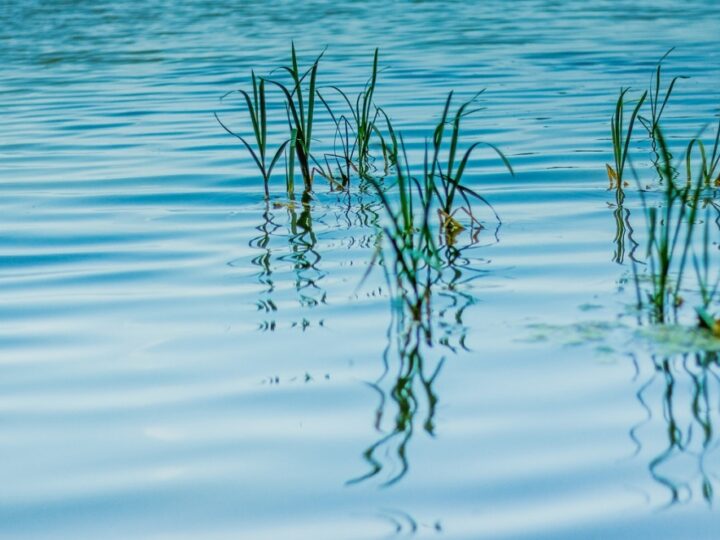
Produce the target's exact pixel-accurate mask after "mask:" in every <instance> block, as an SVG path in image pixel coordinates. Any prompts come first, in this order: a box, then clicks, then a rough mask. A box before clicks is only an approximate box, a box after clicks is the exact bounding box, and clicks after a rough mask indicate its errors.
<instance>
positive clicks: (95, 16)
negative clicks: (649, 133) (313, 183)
mask: <svg viewBox="0 0 720 540" xmlns="http://www.w3.org/2000/svg"><path fill="white" fill-rule="evenodd" d="M718 28H720V9H719V8H718V6H717V4H716V3H715V2H712V1H706V2H705V1H686V2H682V3H678V2H665V1H661V2H640V3H636V4H635V5H632V6H630V5H628V4H625V3H621V2H616V1H603V2H592V3H591V2H579V1H573V2H550V1H548V2H540V1H521V2H513V3H507V2H495V1H491V2H483V3H477V4H476V5H474V4H473V3H465V2H442V3H440V2H438V3H432V2H402V1H401V2H396V3H388V2H375V1H368V2H362V3H355V2H341V1H338V2H329V3H325V2H305V3H302V4H298V3H293V2H257V3H254V2H243V3H237V2H229V1H226V0H219V1H215V2H178V1H173V0H166V1H158V2H129V1H115V2H110V1H106V0H100V1H94V2H83V1H62V2H59V1H58V2H40V1H34V0H23V1H20V0H17V1H12V0H10V1H3V2H0V44H1V47H0V65H2V68H1V71H0V116H1V118H2V129H1V130H0V231H1V232H0V287H1V291H2V293H1V294H0V322H1V324H0V353H1V354H0V478H2V485H1V486H0V538H8V539H30V538H38V539H40V538H42V539H55V538H58V539H60V538H63V539H65V538H73V539H76V540H77V539H96V538H104V539H113V538H118V539H119V538H143V539H185V538H187V539H190V538H192V539H196V538H203V539H229V538H233V539H234V538H252V539H255V538H258V539H264V538H268V539H270V538H272V539H278V538H303V539H304V538H312V539H316V538H317V539H375V538H378V539H379V538H392V537H419V538H452V539H475V538H508V539H510V538H513V539H514V538H548V539H549V538H552V539H562V538H568V539H569V538H633V539H635V538H653V539H661V538H667V539H671V538H672V539H675V538H680V539H687V538H693V539H710V538H717V537H718V536H717V535H718V532H717V530H718V523H719V521H718V517H717V513H716V511H715V510H714V506H713V502H712V500H713V490H715V492H717V489H718V486H720V453H719V452H718V448H717V440H720V439H717V437H716V436H715V434H714V431H713V430H714V429H717V427H718V420H719V419H718V416H719V413H720V411H719V406H720V395H719V393H718V380H719V379H718V375H720V369H719V368H718V362H717V357H715V356H713V355H712V353H698V354H690V355H681V354H670V352H663V351H661V352H659V353H658V352H657V350H655V349H654V348H653V347H652V346H650V345H648V343H646V342H645V341H643V340H642V339H640V338H638V337H637V336H636V335H635V333H634V329H633V324H634V323H633V321H634V318H633V317H632V316H628V315H627V313H628V306H629V305H630V304H631V303H632V301H633V292H632V290H631V287H629V286H628V285H627V283H628V279H629V275H630V266H629V264H628V257H627V256H626V255H625V256H623V254H622V253H620V254H619V253H618V252H617V247H618V246H617V244H616V242H615V235H616V228H615V227H616V222H615V219H614V215H613V208H612V207H611V206H610V205H611V204H612V203H613V202H614V197H613V195H612V194H611V193H609V192H608V191H607V187H608V179H607V175H606V172H605V163H606V162H610V161H611V159H612V154H611V146H610V140H609V118H610V115H611V114H612V111H613V107H614V101H615V99H616V96H617V92H618V90H619V88H620V87H621V86H632V87H633V88H634V89H638V90H639V89H644V88H646V87H647V86H648V84H649V80H650V74H651V72H652V70H653V69H654V66H655V65H656V62H657V61H658V59H659V58H660V57H661V56H662V55H663V54H664V53H665V52H666V51H667V50H668V49H669V48H670V47H673V46H674V47H676V50H675V51H673V53H672V54H671V55H670V57H669V58H668V59H667V60H666V64H665V66H666V70H667V73H668V76H670V75H680V74H682V75H687V76H689V77H690V78H689V79H687V80H682V81H680V82H679V83H678V86H677V90H676V94H675V95H674V97H673V100H672V103H671V106H669V109H668V112H667V118H666V120H667V125H668V129H669V130H670V132H671V136H672V137H675V138H677V139H678V140H680V139H683V138H684V139H687V138H688V137H690V136H692V135H694V134H695V133H697V132H698V130H699V129H700V128H702V126H703V125H705V124H706V123H708V122H710V121H711V120H712V119H713V118H714V117H715V116H714V115H716V114H717V111H718V105H719V104H720V91H719V90H718V89H719V88H720V69H718V68H719V67H720V33H718ZM291 40H295V43H296V45H297V48H298V51H299V53H300V55H301V58H302V60H303V61H305V62H309V61H311V60H312V58H313V57H314V56H315V55H317V54H319V52H321V51H322V49H323V48H324V47H325V46H326V45H328V49H327V52H326V53H325V57H324V59H323V63H322V64H321V69H320V82H319V84H320V87H321V91H322V87H323V86H325V87H326V86H329V85H333V84H340V85H343V87H348V88H349V89H351V90H357V89H358V88H359V87H360V86H361V85H362V84H363V83H364V81H365V80H366V78H367V77H368V75H369V72H370V66H371V62H372V52H373V50H374V48H375V47H379V48H380V65H381V67H382V68H383V69H384V71H383V72H382V73H381V76H380V83H379V87H378V91H377V97H376V101H377V102H378V103H380V104H382V105H383V106H384V107H385V108H386V109H387V110H388V111H390V112H391V113H392V115H393V116H394V117H395V118H396V119H397V124H398V126H399V128H400V129H401V130H402V132H403V133H404V137H405V140H406V143H407V146H408V149H409V152H410V153H411V154H419V153H420V152H421V149H422V144H423V141H424V139H425V137H427V136H428V134H429V133H430V132H431V130H432V127H433V126H434V124H435V122H437V120H438V117H439V115H440V113H441V110H442V105H443V101H444V99H445V96H446V94H447V92H448V91H449V90H455V91H456V93H457V94H458V95H459V96H463V97H465V98H467V97H470V96H472V95H473V94H474V93H475V92H477V91H478V90H481V89H483V88H487V90H486V92H485V93H484V94H483V95H482V96H481V102H480V104H481V106H482V107H484V110H483V111H480V112H479V113H478V114H476V115H475V116H474V117H473V119H472V120H468V123H467V129H466V134H467V140H476V139H481V140H487V141H490V142H493V143H495V144H497V145H498V146H499V147H500V148H502V149H503V151H504V152H505V153H506V154H507V155H508V157H509V159H510V160H511V162H512V164H513V166H514V168H515V172H516V176H515V177H514V178H513V177H511V176H510V175H509V174H508V173H507V172H506V171H504V169H503V167H502V163H500V162H499V161H498V160H497V159H496V158H495V156H493V155H492V154H491V153H489V152H486V151H482V152H480V153H479V154H477V158H478V159H475V160H473V162H472V167H471V170H470V171H469V173H468V174H469V176H468V178H467V181H468V183H469V185H470V186H471V187H473V188H474V189H476V190H478V191H480V192H481V193H482V194H483V195H484V196H485V197H486V198H487V199H488V200H489V201H490V202H491V203H492V204H493V206H494V207H495V209H496V210H497V212H498V213H499V214H500V216H501V218H502V222H503V225H502V227H500V228H499V229H498V230H495V227H494V226H493V225H492V224H493V221H492V216H491V215H486V216H483V219H484V220H485V221H486V224H487V228H486V229H484V230H483V231H481V233H480V236H479V240H478V242H476V243H475V244H473V245H469V246H467V249H465V250H464V251H463V252H462V258H463V259H462V263H461V264H460V265H459V273H460V274H459V275H460V277H459V279H458V284H457V286H456V287H455V290H454V291H453V292H452V293H446V294H439V295H437V298H435V299H434V303H433V305H434V307H435V311H434V312H433V313H434V314H433V319H434V321H435V326H436V335H437V336H438V339H437V340H436V343H435V346H434V347H425V350H424V351H423V366H422V368H421V369H420V370H418V371H417V372H413V375H412V376H411V381H410V387H409V388H410V391H409V394H408V393H406V394H405V395H404V397H402V398H398V397H397V394H395V393H393V388H394V387H395V385H396V384H397V381H398V380H399V378H401V377H402V376H403V374H404V373H405V369H406V368H407V366H406V365H405V364H404V362H405V361H406V357H405V356H404V352H403V350H402V343H400V349H399V350H398V340H397V335H398V331H397V328H396V326H395V323H394V322H393V319H392V311H391V309H390V302H389V299H388V296H387V292H386V287H385V279H384V276H383V274H382V271H380V270H376V271H373V272H372V273H371V274H370V277H369V278H368V279H367V280H366V281H365V282H364V283H363V284H362V285H360V283H361V280H362V277H363V275H364V274H365V272H366V270H367V268H368V265H369V264H370V261H371V258H372V255H373V253H374V250H375V247H374V246H375V241H376V232H375V226H374V223H376V221H377V215H378V212H379V209H378V206H377V201H376V200H374V198H373V197H372V196H371V195H370V194H367V193H366V194H362V193H351V195H350V197H348V196H347V195H345V194H341V193H333V192H330V191H329V190H328V189H326V188H325V187H323V185H322V183H318V184H317V187H316V193H315V195H314V199H313V202H312V204H311V205H310V206H309V207H295V208H288V207H287V205H286V204H284V203H286V202H287V197H286V196H285V195H284V194H283V188H284V184H283V180H282V178H281V175H280V176H278V177H277V178H276V179H275V180H274V182H273V185H272V187H271V193H272V200H271V201H270V202H269V203H266V202H265V201H264V199H263V192H262V182H261V180H260V178H259V177H258V174H257V171H256V170H255V168H254V166H253V164H252V162H251V160H250V158H249V156H248V154H247V152H245V151H244V149H243V148H242V147H241V146H240V144H239V142H238V141H236V140H233V138H232V137H230V136H228V135H227V134H226V133H225V132H224V131H223V130H222V129H221V128H220V127H219V126H218V124H217V122H216V121H215V118H214V116H213V112H215V111H220V112H221V113H222V114H224V115H225V116H224V117H225V118H228V121H231V120H232V122H233V124H232V125H233V126H236V127H238V126H239V127H240V129H242V126H243V124H242V116H239V115H238V113H237V109H238V108H239V102H238V101H235V102H233V101H228V100H226V101H223V102H220V97H221V96H222V95H223V94H224V93H225V92H227V91H229V90H233V89H236V88H238V87H247V85H248V80H249V72H250V69H255V70H256V71H257V72H258V73H260V74H265V73H268V72H269V71H270V70H272V69H273V68H276V67H277V66H279V65H281V64H283V63H285V62H286V61H287V59H288V56H289V49H290V42H291ZM283 122H284V119H283V117H282V115H281V116H279V117H278V118H277V119H276V120H275V121H274V123H273V125H272V127H273V128H278V129H279V128H280V127H281V126H282V125H283ZM319 122H320V120H319ZM325 126H326V128H322V127H320V128H318V134H317V137H318V139H322V138H323V137H325V140H327V135H328V133H331V130H328V129H327V123H326V124H325ZM318 144H319V145H321V144H323V143H318ZM637 165H638V167H639V168H642V166H643V164H642V163H638V164H637ZM628 209H629V210H630V211H633V210H635V215H636V218H635V219H637V220H639V222H640V223H641V221H642V217H641V215H640V212H639V207H638V201H637V200H636V198H633V197H630V200H629V203H628ZM398 419H402V421H399V420H398ZM716 503H717V501H715V504H716Z"/></svg>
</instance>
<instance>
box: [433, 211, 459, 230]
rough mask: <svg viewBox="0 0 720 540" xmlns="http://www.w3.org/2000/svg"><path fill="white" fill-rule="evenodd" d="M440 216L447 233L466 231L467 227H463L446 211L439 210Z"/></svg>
mask: <svg viewBox="0 0 720 540" xmlns="http://www.w3.org/2000/svg"><path fill="white" fill-rule="evenodd" d="M438 215H439V216H440V224H441V225H442V227H443V229H445V231H446V232H459V231H463V230H465V227H463V226H462V224H461V223H460V222H459V221H458V220H457V219H455V218H454V217H453V216H451V215H450V214H448V213H447V212H445V211H444V210H438Z"/></svg>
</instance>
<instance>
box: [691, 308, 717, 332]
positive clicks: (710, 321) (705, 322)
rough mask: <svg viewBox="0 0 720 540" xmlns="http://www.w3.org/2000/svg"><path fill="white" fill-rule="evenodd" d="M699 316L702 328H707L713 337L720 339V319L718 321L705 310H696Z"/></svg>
mask: <svg viewBox="0 0 720 540" xmlns="http://www.w3.org/2000/svg"><path fill="white" fill-rule="evenodd" d="M695 311H696V312H697V315H698V319H699V320H698V322H699V324H700V327H701V328H706V329H708V330H710V332H712V335H713V336H715V337H717V338H720V319H716V318H715V317H713V316H712V315H710V313H708V312H707V311H706V310H705V309H703V308H695Z"/></svg>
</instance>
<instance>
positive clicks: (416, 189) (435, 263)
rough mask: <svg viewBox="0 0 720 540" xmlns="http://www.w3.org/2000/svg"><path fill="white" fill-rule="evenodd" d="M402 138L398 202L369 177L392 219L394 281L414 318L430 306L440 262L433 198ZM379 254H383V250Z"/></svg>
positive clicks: (386, 232)
mask: <svg viewBox="0 0 720 540" xmlns="http://www.w3.org/2000/svg"><path fill="white" fill-rule="evenodd" d="M399 141H400V149H401V154H398V155H396V156H395V158H394V159H395V161H396V163H397V166H396V167H395V173H396V186H397V199H398V204H397V205H396V204H394V203H393V202H392V201H391V200H390V198H389V196H388V194H387V193H386V190H385V187H384V186H383V185H382V184H381V183H380V182H379V181H378V180H377V179H375V178H373V177H368V179H367V180H368V182H369V183H370V184H371V185H372V186H373V187H374V188H375V192H376V194H377V196H378V197H379V199H380V202H381V205H382V208H383V209H384V213H385V215H386V217H387V218H388V220H389V222H390V224H389V225H387V226H385V227H383V229H382V230H383V233H384V235H385V238H386V239H387V242H388V244H389V246H390V252H391V254H392V264H391V268H392V272H393V274H392V277H393V279H392V282H393V283H394V285H395V290H396V296H399V297H400V298H401V299H402V301H403V303H404V305H405V306H406V307H407V308H408V310H409V311H410V313H411V314H412V318H413V320H421V318H422V314H423V312H424V311H425V310H428V309H429V306H426V305H425V304H426V300H427V299H428V298H429V292H430V286H431V283H432V270H433V268H439V265H440V259H439V255H438V248H437V246H436V244H435V242H434V240H433V234H432V230H431V224H430V209H431V206H432V201H433V197H432V193H431V192H430V191H428V190H427V189H426V188H424V186H423V185H422V184H421V183H420V182H419V181H418V180H417V179H416V178H414V177H412V175H411V173H410V166H409V162H408V159H407V152H406V150H405V145H404V142H403V139H402V135H400V137H399ZM401 156H402V157H401ZM379 253H380V255H381V256H382V251H380V252H379Z"/></svg>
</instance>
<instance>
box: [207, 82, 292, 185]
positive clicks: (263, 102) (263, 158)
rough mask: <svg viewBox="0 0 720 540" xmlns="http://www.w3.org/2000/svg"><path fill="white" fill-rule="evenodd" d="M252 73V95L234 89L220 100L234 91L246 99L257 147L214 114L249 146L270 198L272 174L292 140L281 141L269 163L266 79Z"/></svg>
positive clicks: (223, 126) (225, 126)
mask: <svg viewBox="0 0 720 540" xmlns="http://www.w3.org/2000/svg"><path fill="white" fill-rule="evenodd" d="M251 74H252V96H250V94H248V93H247V92H246V91H245V90H233V91H231V92H228V93H227V94H225V95H224V96H222V97H221V98H220V100H221V101H222V100H224V99H225V98H226V97H227V96H229V95H231V94H234V93H239V94H240V95H241V96H242V97H243V98H244V99H245V104H246V105H247V110H248V114H249V115H250V122H251V124H252V130H253V136H254V139H255V148H253V146H252V145H251V144H250V142H249V141H248V139H247V138H246V137H244V136H242V135H240V134H238V133H236V132H234V131H232V130H231V129H230V128H229V127H228V126H227V125H225V124H224V123H223V121H222V120H220V117H219V116H218V114H217V112H214V113H213V114H214V115H215V119H216V120H217V122H218V124H220V126H221V127H222V128H223V129H224V130H225V131H226V132H228V133H229V134H230V135H232V136H234V137H236V138H237V139H239V140H240V142H242V143H243V145H244V146H245V148H247V150H248V152H250V156H251V157H252V159H253V161H254V162H255V165H257V167H258V169H259V171H260V174H261V175H262V178H263V185H264V189H265V198H268V197H269V196H270V191H269V187H268V184H269V182H270V176H271V175H272V172H273V169H274V168H275V165H277V162H278V160H279V159H280V157H281V156H282V154H283V151H284V150H285V147H286V146H287V145H288V143H289V142H290V140H286V141H284V142H283V143H281V144H280V146H279V147H278V149H277V150H276V151H275V153H274V155H273V157H272V159H271V160H270V163H267V154H268V141H267V133H268V117H267V99H266V97H265V81H264V80H263V79H258V78H257V77H256V76H255V72H254V71H252V72H251Z"/></svg>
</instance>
